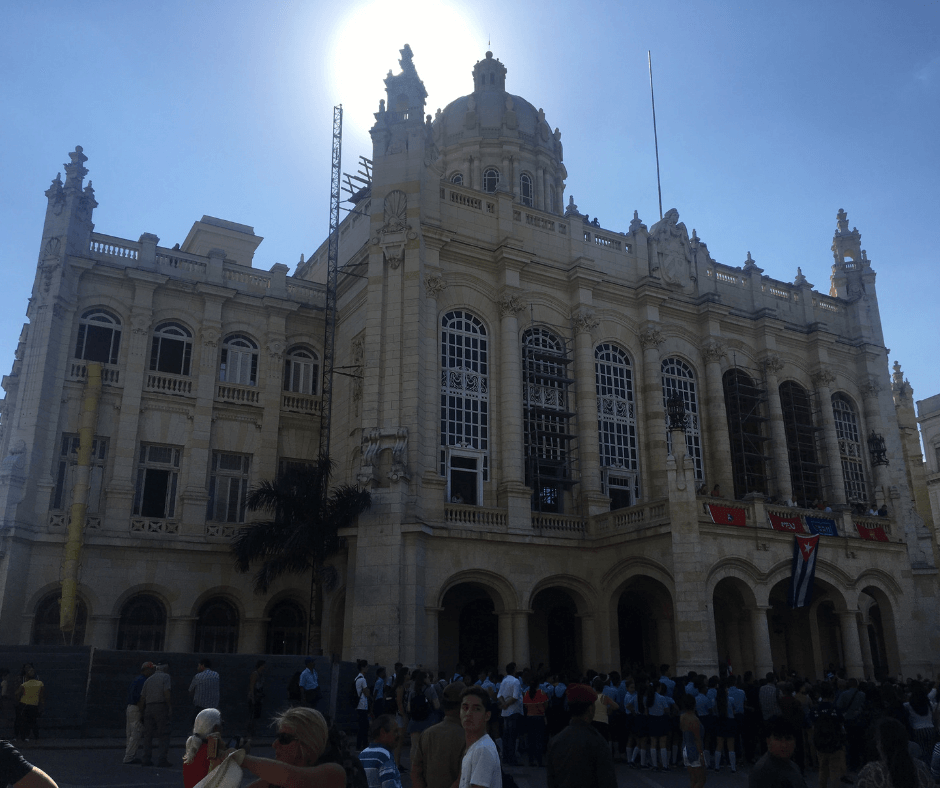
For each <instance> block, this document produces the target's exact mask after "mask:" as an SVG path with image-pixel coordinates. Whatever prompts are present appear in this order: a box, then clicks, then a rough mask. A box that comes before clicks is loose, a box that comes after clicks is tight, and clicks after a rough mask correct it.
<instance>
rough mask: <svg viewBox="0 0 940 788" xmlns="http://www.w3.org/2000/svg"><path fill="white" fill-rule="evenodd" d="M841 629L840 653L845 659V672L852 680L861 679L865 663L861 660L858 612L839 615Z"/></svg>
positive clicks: (846, 612)
mask: <svg viewBox="0 0 940 788" xmlns="http://www.w3.org/2000/svg"><path fill="white" fill-rule="evenodd" d="M839 624H840V626H841V629H842V653H843V654H844V659H845V672H846V674H847V675H848V676H849V678H852V677H853V676H854V677H855V678H858V679H861V678H864V675H865V663H864V661H863V659H862V646H861V642H860V641H859V637H858V611H857V610H848V611H844V612H841V613H839Z"/></svg>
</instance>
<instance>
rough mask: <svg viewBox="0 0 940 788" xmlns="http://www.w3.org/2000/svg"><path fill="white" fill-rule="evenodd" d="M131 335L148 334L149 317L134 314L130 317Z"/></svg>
mask: <svg viewBox="0 0 940 788" xmlns="http://www.w3.org/2000/svg"><path fill="white" fill-rule="evenodd" d="M131 333H132V334H136V335H137V336H142V335H144V334H149V333H150V316H149V315H140V314H135V315H132V316H131Z"/></svg>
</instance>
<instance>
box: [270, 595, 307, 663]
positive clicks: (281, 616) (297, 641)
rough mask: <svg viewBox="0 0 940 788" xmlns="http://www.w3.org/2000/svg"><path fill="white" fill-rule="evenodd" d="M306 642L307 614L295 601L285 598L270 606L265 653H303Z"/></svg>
mask: <svg viewBox="0 0 940 788" xmlns="http://www.w3.org/2000/svg"><path fill="white" fill-rule="evenodd" d="M306 642H307V616H306V615H305V614H304V611H303V608H302V607H301V606H300V605H298V604H297V603H296V602H291V601H290V600H285V601H283V602H278V603H277V604H276V605H275V606H274V607H273V608H271V615H270V617H269V619H268V636H267V647H266V648H265V653H266V654H303V653H304V651H305V649H304V644H305V643H306Z"/></svg>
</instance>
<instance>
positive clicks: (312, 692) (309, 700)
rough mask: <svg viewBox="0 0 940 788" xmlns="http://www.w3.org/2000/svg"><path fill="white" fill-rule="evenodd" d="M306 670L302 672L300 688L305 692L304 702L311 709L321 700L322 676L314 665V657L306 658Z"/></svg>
mask: <svg viewBox="0 0 940 788" xmlns="http://www.w3.org/2000/svg"><path fill="white" fill-rule="evenodd" d="M304 665H305V666H306V667H305V668H304V672H303V673H301V674H300V689H301V691H302V692H303V694H304V703H306V704H307V706H309V707H310V708H311V709H315V708H316V707H317V703H319V702H320V695H321V692H320V677H319V676H318V675H317V670H316V668H315V667H314V659H313V657H307V658H306V659H305V660H304Z"/></svg>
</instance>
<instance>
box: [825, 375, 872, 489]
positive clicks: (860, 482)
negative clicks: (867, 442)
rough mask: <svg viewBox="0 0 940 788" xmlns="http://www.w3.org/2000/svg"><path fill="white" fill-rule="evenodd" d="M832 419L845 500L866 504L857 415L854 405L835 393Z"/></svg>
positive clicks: (838, 393)
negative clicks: (843, 482)
mask: <svg viewBox="0 0 940 788" xmlns="http://www.w3.org/2000/svg"><path fill="white" fill-rule="evenodd" d="M832 417H833V419H834V420H835V423H836V437H837V438H838V439H839V459H840V460H841V461H842V478H843V479H844V480H845V498H846V500H847V501H848V502H849V503H868V486H867V485H866V484H865V466H864V465H863V464H862V457H863V456H864V455H863V454H862V442H861V440H860V435H859V432H860V431H859V429H858V413H857V412H856V410H855V405H854V404H853V403H852V400H850V399H849V398H848V397H847V396H845V394H843V393H842V392H839V391H837V392H836V393H835V394H833V395H832Z"/></svg>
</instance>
